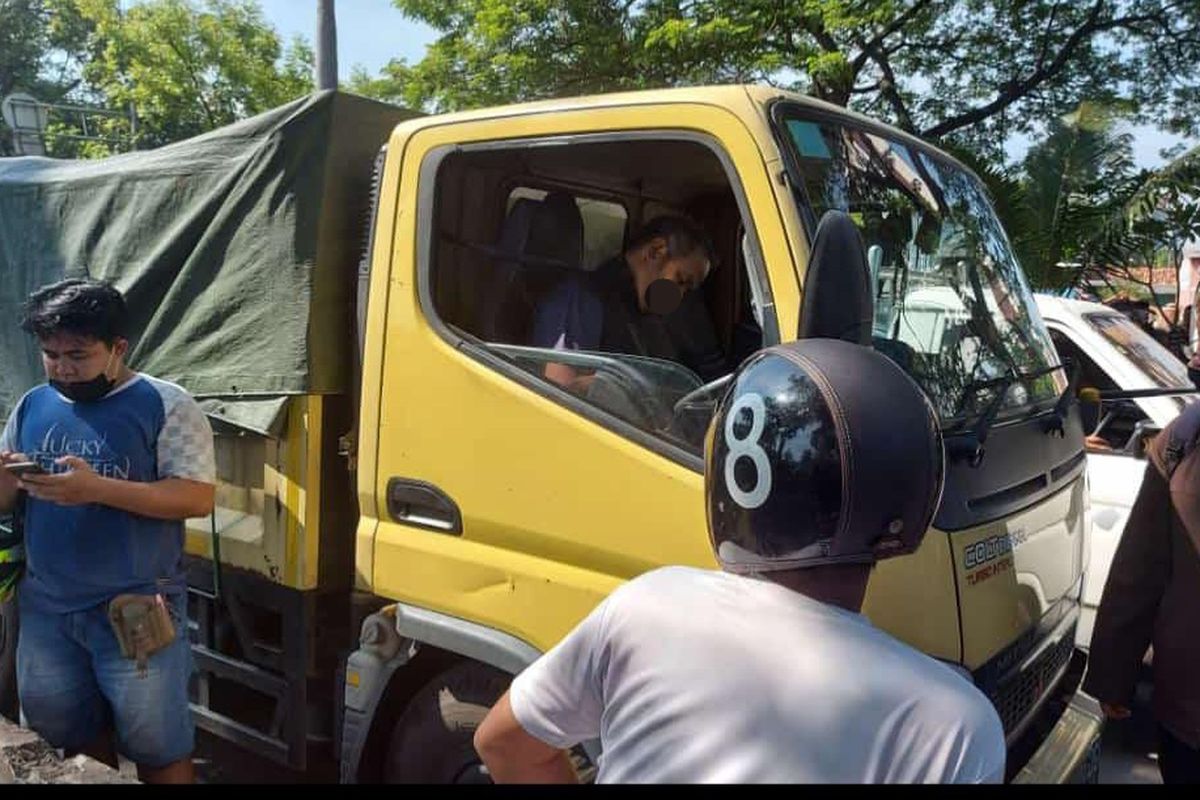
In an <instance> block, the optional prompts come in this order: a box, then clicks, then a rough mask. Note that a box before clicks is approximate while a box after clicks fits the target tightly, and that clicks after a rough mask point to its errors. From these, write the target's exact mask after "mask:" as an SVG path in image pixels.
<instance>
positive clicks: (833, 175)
mask: <svg viewBox="0 0 1200 800" xmlns="http://www.w3.org/2000/svg"><path fill="white" fill-rule="evenodd" d="M776 119H777V120H778V122H779V132H780V134H781V136H780V138H781V139H782V140H783V142H784V146H785V147H786V148H787V149H788V150H789V152H790V156H791V159H790V160H791V163H790V164H789V169H790V173H791V177H792V179H793V181H794V182H795V183H797V184H798V185H799V186H800V187H802V189H803V194H804V197H803V198H802V199H803V201H804V202H807V204H808V206H809V207H810V208H811V209H812V210H813V212H814V217H813V219H814V220H819V219H820V217H821V215H822V214H824V213H825V212H826V211H828V210H840V211H844V212H847V213H848V214H850V216H851V217H852V218H853V219H854V221H855V222H856V224H857V225H858V227H859V230H860V231H861V233H862V235H863V240H864V243H865V244H866V246H867V262H868V265H869V267H870V270H871V278H872V285H873V287H874V300H875V324H874V331H873V333H874V343H875V346H876V348H877V349H879V350H880V351H881V352H883V353H885V354H886V355H888V356H889V357H891V358H892V359H893V360H894V361H896V362H897V363H898V364H900V366H901V367H903V368H904V369H905V370H906V371H907V372H908V373H909V374H910V375H912V377H913V378H915V379H916V380H917V382H918V383H920V385H921V386H922V388H924V389H925V392H926V393H927V394H928V395H929V398H930V400H931V401H932V402H933V404H934V405H935V407H936V408H937V409H938V412H939V414H940V415H941V417H942V420H943V423H945V424H948V426H949V427H954V426H955V425H958V424H963V423H965V422H968V421H969V420H970V418H972V417H973V416H974V415H976V414H977V413H978V412H979V411H980V409H982V408H985V407H986V406H988V405H989V404H990V403H991V401H992V400H993V399H994V396H995V392H997V391H1002V392H1005V397H1004V400H1003V402H1002V405H1001V407H1000V413H999V415H998V417H997V418H998V419H1004V418H1006V417H1011V416H1014V415H1016V414H1020V413H1024V412H1026V411H1029V410H1031V409H1034V408H1036V407H1037V406H1040V405H1042V404H1044V403H1047V402H1052V401H1054V400H1055V399H1056V398H1057V396H1058V394H1059V393H1060V392H1061V391H1062V390H1063V389H1064V388H1066V378H1065V377H1064V376H1063V374H1062V371H1061V370H1058V371H1051V372H1048V373H1047V372H1046V368H1047V367H1050V366H1052V365H1054V364H1056V363H1057V357H1056V356H1055V355H1054V349H1053V345H1052V343H1051V341H1050V337H1049V334H1048V333H1047V332H1046V329H1045V326H1044V324H1043V323H1042V321H1041V318H1040V317H1039V316H1038V315H1037V314H1036V313H1034V305H1033V297H1032V295H1031V293H1030V291H1029V287H1028V286H1027V285H1026V283H1025V280H1024V277H1023V276H1022V274H1021V271H1020V269H1019V267H1018V266H1017V262H1016V259H1015V258H1014V256H1013V253H1012V250H1011V248H1010V246H1009V243H1008V239H1007V237H1006V236H1005V234H1004V230H1003V229H1002V228H1001V226H1000V223H999V221H998V220H997V218H996V215H995V212H994V211H993V209H992V206H991V203H990V202H989V200H988V198H987V195H986V192H985V190H984V188H983V185H982V184H981V183H980V182H979V180H978V179H977V178H975V177H974V176H973V175H972V174H971V173H970V172H968V171H966V170H965V169H963V168H962V167H961V166H958V165H957V164H956V163H954V162H953V161H951V160H950V159H948V158H946V157H945V156H942V155H939V154H938V153H937V152H936V151H934V150H932V149H926V148H924V147H918V146H915V145H911V144H908V143H906V142H901V141H896V140H893V139H889V138H888V137H886V136H884V135H881V134H877V133H875V132H872V131H870V130H866V129H862V128H858V127H853V126H850V125H846V124H844V123H843V122H838V121H832V120H827V119H826V118H824V117H808V116H807V115H806V112H805V111H804V110H803V109H801V108H799V107H794V108H793V107H789V108H788V109H787V110H784V111H783V112H782V113H781V114H779V115H777V116H776ZM810 233H811V231H810ZM1022 374H1035V375H1037V376H1038V377H1035V378H1030V379H1027V380H1017V381H1013V382H1012V383H1011V385H1008V386H1007V387H1005V385H1004V384H1005V382H1004V381H1001V380H998V379H1001V378H1004V377H1007V376H1011V375H1022Z"/></svg>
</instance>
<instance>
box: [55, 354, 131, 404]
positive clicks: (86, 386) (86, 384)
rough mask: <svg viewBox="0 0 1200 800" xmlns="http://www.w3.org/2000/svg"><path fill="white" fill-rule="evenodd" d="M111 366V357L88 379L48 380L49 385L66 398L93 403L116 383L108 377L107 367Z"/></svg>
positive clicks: (77, 401)
mask: <svg viewBox="0 0 1200 800" xmlns="http://www.w3.org/2000/svg"><path fill="white" fill-rule="evenodd" d="M110 366H112V358H111V357H110V358H109V359H108V363H107V364H105V365H104V371H103V372H101V373H100V374H99V375H97V376H96V377H94V378H92V379H91V380H90V381H71V382H69V383H68V382H66V381H54V380H52V381H50V385H51V386H53V387H54V389H55V390H56V391H57V392H58V393H59V394H61V395H62V396H63V397H65V398H67V399H68V400H72V401H74V402H76V403H94V402H96V401H97V400H99V399H101V398H102V397H104V396H105V395H106V394H108V393H109V392H111V391H112V389H113V385H114V384H115V383H116V381H114V380H113V379H112V378H110V377H108V368H109V367H110Z"/></svg>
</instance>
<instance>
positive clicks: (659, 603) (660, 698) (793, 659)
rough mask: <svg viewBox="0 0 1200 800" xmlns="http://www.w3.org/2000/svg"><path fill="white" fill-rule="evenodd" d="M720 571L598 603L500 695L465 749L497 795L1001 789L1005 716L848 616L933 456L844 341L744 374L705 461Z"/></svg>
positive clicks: (647, 585)
mask: <svg viewBox="0 0 1200 800" xmlns="http://www.w3.org/2000/svg"><path fill="white" fill-rule="evenodd" d="M705 451H706V452H705V455H706V470H705V474H706V481H705V489H706V491H705V494H706V501H707V504H708V526H709V535H710V538H711V541H712V544H713V549H714V552H715V554H716V556H717V559H718V561H719V562H720V563H721V566H722V567H723V570H724V571H720V572H718V571H711V570H700V569H694V568H690V567H667V568H663V569H658V570H654V571H652V572H649V573H647V574H645V575H642V576H640V577H638V578H635V579H633V580H631V581H629V582H628V583H626V584H625V585H623V586H622V587H620V588H619V589H618V590H617V591H615V592H613V593H612V595H611V596H609V597H608V598H607V599H606V600H605V601H604V602H602V603H601V604H600V605H599V606H598V607H597V608H596V609H595V610H594V611H593V612H592V614H591V615H590V616H588V617H587V619H585V620H584V621H583V622H582V623H581V624H580V625H579V626H578V627H577V628H576V629H575V630H574V631H572V632H571V633H570V634H568V635H567V637H566V638H565V639H563V640H562V642H560V643H559V644H558V645H557V646H556V647H554V648H553V649H551V650H550V651H549V652H548V653H546V654H545V655H544V656H543V657H542V658H540V659H538V661H536V662H535V663H534V664H532V665H531V666H530V667H529V668H528V669H526V670H525V671H524V672H522V673H521V674H520V675H518V676H517V678H516V679H515V680H514V681H513V684H512V687H511V689H510V690H509V692H508V693H507V694H505V695H504V696H503V697H502V698H501V699H500V700H499V701H498V702H497V704H496V706H495V707H494V708H493V709H492V711H491V712H490V713H489V714H488V716H487V718H486V719H485V720H484V721H483V723H482V724H481V726H480V727H479V729H478V731H477V733H476V736H475V746H476V748H477V749H478V751H479V753H480V755H481V756H482V758H483V760H484V763H485V764H486V765H487V767H488V769H489V771H490V773H491V776H492V777H493V779H495V780H496V781H498V782H572V781H574V780H575V779H576V775H575V772H574V770H573V769H572V767H571V764H570V762H569V761H568V759H567V757H566V753H565V749H566V748H569V747H571V746H573V745H575V744H577V743H580V742H586V741H590V740H594V739H597V738H598V739H599V740H600V743H601V746H602V749H603V754H602V755H601V757H600V760H599V764H598V766H599V773H598V776H597V780H598V781H599V782H603V783H622V782H629V783H669V782H728V783H743V782H839V783H842V782H906V783H908V782H913V783H915V782H961V783H998V782H1000V781H1002V780H1003V777H1004V760H1005V744H1004V733H1003V729H1002V727H1001V724H1000V720H999V717H998V716H997V714H996V711H995V709H994V708H993V707H992V706H991V704H990V703H989V702H988V700H987V699H986V698H985V697H984V696H983V694H981V693H980V692H979V691H978V690H977V689H976V688H975V687H974V686H973V685H972V684H971V682H970V681H969V680H968V679H967V678H966V677H964V676H962V675H960V674H958V673H956V672H955V671H954V670H952V669H950V668H949V667H948V666H946V665H944V664H941V663H939V662H937V661H935V660H934V659H932V658H929V657H928V656H925V655H923V654H921V653H919V652H917V651H916V650H913V649H912V648H910V647H908V646H907V645H904V644H902V643H901V642H899V641H897V640H896V639H893V638H892V637H891V636H889V635H888V634H886V633H884V632H882V631H880V630H879V629H877V628H875V627H874V626H872V625H871V623H870V621H869V620H867V618H866V617H864V616H862V614H861V613H859V612H860V609H861V608H862V602H863V596H864V594H865V592H866V588H867V580H868V577H869V575H870V571H871V569H872V567H873V565H874V563H875V562H876V561H877V560H878V559H881V558H886V557H890V556H895V555H902V554H906V553H911V552H912V551H914V550H915V549H916V548H917V546H918V545H919V544H920V542H921V539H922V538H923V536H924V533H925V530H926V529H927V528H928V526H929V523H930V520H931V519H932V517H933V514H934V512H935V510H936V508H937V505H938V502H939V500H940V496H941V486H942V477H943V472H942V470H943V448H942V441H941V436H940V434H939V430H938V425H937V420H936V417H935V415H934V412H933V410H932V409H931V407H930V406H929V403H928V401H927V400H926V398H925V396H924V395H923V394H922V393H921V390H920V389H919V388H918V387H917V386H916V384H915V383H913V382H912V380H911V379H910V378H908V376H907V375H905V374H904V373H903V372H902V371H901V370H900V369H899V368H898V367H896V366H895V365H894V364H893V363H892V362H890V361H889V360H887V359H886V358H885V357H884V356H882V355H879V354H877V353H875V352H874V351H872V350H869V349H866V348H862V347H859V346H856V345H852V344H848V343H846V342H842V341H837V340H819V339H816V340H805V341H802V342H796V343H792V344H789V345H784V346H780V347H775V348H771V349H769V350H766V351H764V352H762V353H760V354H758V355H757V356H755V357H753V358H751V359H750V360H748V361H747V362H746V364H745V365H743V367H742V368H741V370H739V372H738V374H737V375H736V376H735V379H734V381H733V383H732V386H731V389H730V391H729V393H728V394H727V395H726V398H725V400H724V402H723V403H722V405H721V408H720V409H718V412H717V414H716V417H715V418H714V420H713V424H712V426H711V427H710V429H709V434H708V440H707V443H706V448H705Z"/></svg>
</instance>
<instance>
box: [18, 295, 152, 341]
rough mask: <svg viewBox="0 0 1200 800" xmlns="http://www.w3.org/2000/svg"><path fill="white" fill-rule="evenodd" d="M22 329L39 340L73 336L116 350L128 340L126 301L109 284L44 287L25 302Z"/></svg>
mask: <svg viewBox="0 0 1200 800" xmlns="http://www.w3.org/2000/svg"><path fill="white" fill-rule="evenodd" d="M23 310H24V316H23V318H22V319H21V329H22V330H24V331H25V332H26V333H30V334H33V335H34V336H36V337H37V338H39V339H46V338H47V337H50V336H53V335H55V334H58V333H69V334H73V335H75V336H82V337H85V338H89V339H96V340H97V341H101V342H104V343H105V344H106V345H108V346H110V347H111V346H112V344H113V342H114V341H115V340H116V339H117V338H118V337H121V338H124V337H125V336H127V326H128V316H129V315H128V312H127V310H126V308H125V298H124V297H123V296H122V295H121V293H120V292H119V291H117V290H116V289H115V288H113V287H112V286H111V285H110V284H108V283H102V282H101V281H95V280H91V279H90V278H68V279H67V280H64V281H59V282H58V283H52V284H50V285H49V286H43V287H42V288H40V289H38V290H37V291H36V292H34V293H33V294H31V295H30V296H29V299H28V300H26V301H25V307H24V309H23Z"/></svg>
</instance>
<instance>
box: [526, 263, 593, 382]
mask: <svg viewBox="0 0 1200 800" xmlns="http://www.w3.org/2000/svg"><path fill="white" fill-rule="evenodd" d="M603 320H604V306H603V304H602V302H601V300H600V298H599V297H597V296H596V295H595V293H594V292H592V291H591V289H590V288H589V287H588V286H587V285H586V284H585V283H584V281H583V279H582V278H581V277H580V276H579V275H578V274H575V273H572V274H571V275H568V276H567V277H566V278H565V279H564V280H563V281H562V283H560V284H559V285H558V286H556V287H555V288H554V291H552V292H551V293H550V294H549V295H547V296H546V298H545V300H543V301H542V302H541V303H539V304H538V307H537V310H536V312H535V313H534V319H533V333H532V335H531V336H530V342H529V343H530V345H532V346H533V347H543V348H546V349H552V350H596V349H598V348H599V346H600V333H601V327H602V325H603ZM543 375H545V377H546V379H547V380H550V381H553V382H554V383H556V384H558V385H559V386H561V387H563V388H564V389H567V390H568V391H571V392H575V393H576V394H581V395H582V394H584V393H586V392H587V390H588V387H589V386H590V385H591V382H592V375H591V374H589V373H587V372H584V371H582V370H579V369H576V368H575V367H571V366H568V365H566V364H558V363H553V362H552V363H548V364H546V367H545V370H544V371H543Z"/></svg>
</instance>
